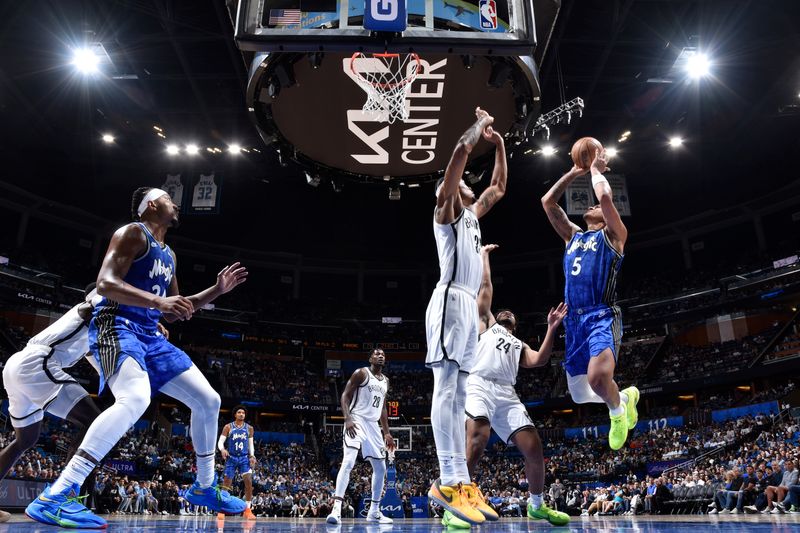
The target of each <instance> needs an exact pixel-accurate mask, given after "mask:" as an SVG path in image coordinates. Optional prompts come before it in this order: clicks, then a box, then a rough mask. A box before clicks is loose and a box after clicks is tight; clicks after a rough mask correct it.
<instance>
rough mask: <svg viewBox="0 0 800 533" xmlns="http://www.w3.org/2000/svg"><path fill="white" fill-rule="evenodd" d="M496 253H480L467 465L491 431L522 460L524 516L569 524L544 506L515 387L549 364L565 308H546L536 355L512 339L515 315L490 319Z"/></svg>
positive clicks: (540, 470) (533, 436) (531, 433)
mask: <svg viewBox="0 0 800 533" xmlns="http://www.w3.org/2000/svg"><path fill="white" fill-rule="evenodd" d="M496 248H497V245H495V244H489V245H486V246H484V247H483V249H482V251H481V256H482V258H483V282H482V283H481V290H480V293H478V306H477V308H478V316H479V319H480V340H479V341H478V351H477V355H476V357H475V365H474V366H473V367H472V372H470V375H469V378H467V405H466V414H467V465H468V467H469V472H470V475H472V474H473V473H474V471H475V467H476V466H477V464H478V461H480V459H481V456H482V455H483V451H484V450H485V449H486V444H487V443H488V442H489V435H490V433H491V430H492V429H494V430H495V432H496V433H497V435H498V436H499V437H500V438H501V439H502V440H503V442H505V443H507V444H510V443H513V444H514V445H515V446H516V447H517V449H518V450H519V451H520V453H522V455H523V456H524V457H525V475H526V477H527V478H528V483H529V491H530V496H529V498H528V517H530V518H535V519H545V520H548V521H549V522H550V523H551V524H553V525H557V526H561V525H564V524H566V523H567V522H569V516H567V515H566V514H564V513H560V512H558V511H555V510H552V509H550V508H549V507H547V506H546V505H545V504H544V502H543V501H542V493H543V492H544V455H543V453H542V441H541V440H540V439H539V433H538V432H537V431H536V428H535V427H534V425H533V422H532V421H531V418H530V416H529V415H528V411H527V409H525V406H524V405H522V402H521V401H520V399H519V396H517V393H516V391H515V390H514V385H515V384H516V382H517V373H518V371H519V368H520V367H522V368H535V367H539V366H544V365H545V364H547V363H548V361H550V355H551V353H552V350H553V339H554V337H555V334H556V331H557V330H558V327H559V325H560V324H561V321H562V320H564V317H565V316H566V314H567V306H566V305H565V304H564V303H563V302H562V303H560V304H559V305H558V307H556V308H555V309H550V312H549V313H548V314H547V333H546V334H545V336H544V340H542V345H541V346H540V347H539V351H536V350H534V349H533V348H531V347H530V346H528V345H527V344H526V343H524V342H523V341H521V340H519V339H518V338H517V337H515V336H514V331H515V330H516V327H517V318H516V316H514V313H512V312H511V311H509V310H502V311H499V312H498V313H497V317H496V318H495V316H494V315H493V314H492V297H493V293H494V288H493V286H492V272H491V268H490V266H489V253H490V252H492V251H493V250H495V249H496Z"/></svg>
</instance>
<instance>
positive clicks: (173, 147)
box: [167, 144, 181, 155]
mask: <svg viewBox="0 0 800 533" xmlns="http://www.w3.org/2000/svg"><path fill="white" fill-rule="evenodd" d="M180 152H181V149H180V148H179V147H178V145H177V144H168V145H167V153H168V154H169V155H178V154H179V153H180Z"/></svg>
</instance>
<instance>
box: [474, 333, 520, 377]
mask: <svg viewBox="0 0 800 533" xmlns="http://www.w3.org/2000/svg"><path fill="white" fill-rule="evenodd" d="M522 348H523V344H522V341H521V340H519V339H518V338H516V337H515V336H514V335H512V334H511V333H509V332H508V330H507V329H506V328H505V327H503V326H501V325H500V324H498V323H495V324H494V325H493V326H492V327H490V328H489V329H487V330H486V331H484V332H483V333H481V338H480V340H478V349H477V351H476V356H475V366H473V367H472V370H470V373H472V374H477V375H478V376H480V377H482V378H484V379H492V380H497V381H498V382H500V383H502V384H504V385H514V384H516V382H517V370H518V369H519V358H520V356H521V355H522Z"/></svg>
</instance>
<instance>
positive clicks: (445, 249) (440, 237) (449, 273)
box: [433, 208, 483, 296]
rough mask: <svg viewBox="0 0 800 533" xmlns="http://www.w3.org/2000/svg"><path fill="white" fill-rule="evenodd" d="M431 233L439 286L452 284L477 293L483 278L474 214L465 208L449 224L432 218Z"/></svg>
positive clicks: (478, 228) (477, 228)
mask: <svg viewBox="0 0 800 533" xmlns="http://www.w3.org/2000/svg"><path fill="white" fill-rule="evenodd" d="M433 235H434V236H435V237H436V249H437V250H438V252H439V270H440V272H441V274H440V277H439V285H446V284H450V283H454V284H456V285H460V286H461V287H463V288H465V289H466V290H467V291H469V292H472V293H473V294H474V295H475V296H477V294H478V289H480V288H481V278H482V277H483V261H481V227H480V224H479V223H478V217H476V216H475V213H473V212H472V211H471V210H469V209H467V208H464V209H463V210H462V211H461V214H460V215H459V216H458V218H457V219H455V220H454V221H453V222H452V223H451V224H439V223H437V222H436V219H435V217H434V221H433Z"/></svg>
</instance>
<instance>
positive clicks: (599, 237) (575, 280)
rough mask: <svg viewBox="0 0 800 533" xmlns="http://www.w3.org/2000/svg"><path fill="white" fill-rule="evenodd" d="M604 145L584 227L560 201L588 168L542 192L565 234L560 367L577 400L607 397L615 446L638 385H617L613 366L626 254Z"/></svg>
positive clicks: (632, 414)
mask: <svg viewBox="0 0 800 533" xmlns="http://www.w3.org/2000/svg"><path fill="white" fill-rule="evenodd" d="M606 163H607V160H606V154H605V150H602V151H600V152H598V153H597V155H596V156H595V158H594V161H592V165H591V168H590V171H591V174H592V188H593V189H594V193H595V195H596V196H597V198H598V200H599V202H600V203H599V205H595V206H592V207H590V208H589V209H588V210H587V211H586V213H584V215H583V220H584V221H585V222H586V228H587V229H586V230H585V231H584V230H582V229H581V228H580V227H579V226H578V225H577V224H574V223H572V222H570V220H569V218H567V214H566V213H565V212H564V210H563V209H561V207H560V206H559V205H558V201H559V200H560V199H561V196H563V194H564V191H565V190H566V188H567V187H568V186H569V184H570V183H572V181H573V180H574V179H575V178H577V177H578V176H580V175H582V174H585V173H586V170H584V169H581V168H579V167H577V166H574V167H572V169H571V170H570V171H569V172H567V173H566V174H564V176H562V177H561V179H559V180H558V181H557V182H556V183H555V185H553V187H552V188H551V189H550V190H549V191H547V194H545V195H544V196H543V197H542V207H544V210H545V213H547V218H548V219H550V224H552V225H553V228H554V229H555V230H556V233H558V235H559V236H560V237H561V238H562V239H564V243H565V244H566V251H565V252H564V262H563V267H564V277H565V278H566V281H565V284H564V299H565V301H566V303H567V306H568V313H567V317H566V319H565V320H564V330H565V333H566V354H565V358H564V369H565V370H566V372H567V385H568V386H569V391H570V394H571V395H572V400H573V401H574V402H575V403H605V404H606V405H607V406H608V409H609V417H610V419H611V428H610V430H609V432H608V443H609V446H610V447H611V449H612V450H619V449H620V448H622V446H623V445H624V444H625V440H627V438H628V431H629V430H632V429H633V428H634V427H635V426H636V422H637V421H638V419H639V414H638V411H637V409H636V404H637V403H638V402H639V389H637V388H636V387H633V386H632V387H628V388H627V389H625V390H623V391H620V390H619V387H617V384H616V382H615V381H614V368H615V367H616V363H617V356H618V355H619V344H620V340H621V338H622V315H621V313H620V310H619V307H617V306H616V305H615V302H616V287H617V274H618V273H619V269H620V266H621V265H622V259H623V257H624V255H623V254H624V249H625V241H626V240H627V239H628V230H627V228H626V227H625V224H623V223H622V219H621V218H620V216H619V212H618V211H617V208H616V207H615V206H614V202H613V199H612V197H611V187H610V186H609V184H608V180H606V178H605V177H604V176H603V172H605V171H606V170H607V169H608V166H607V164H606Z"/></svg>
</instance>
